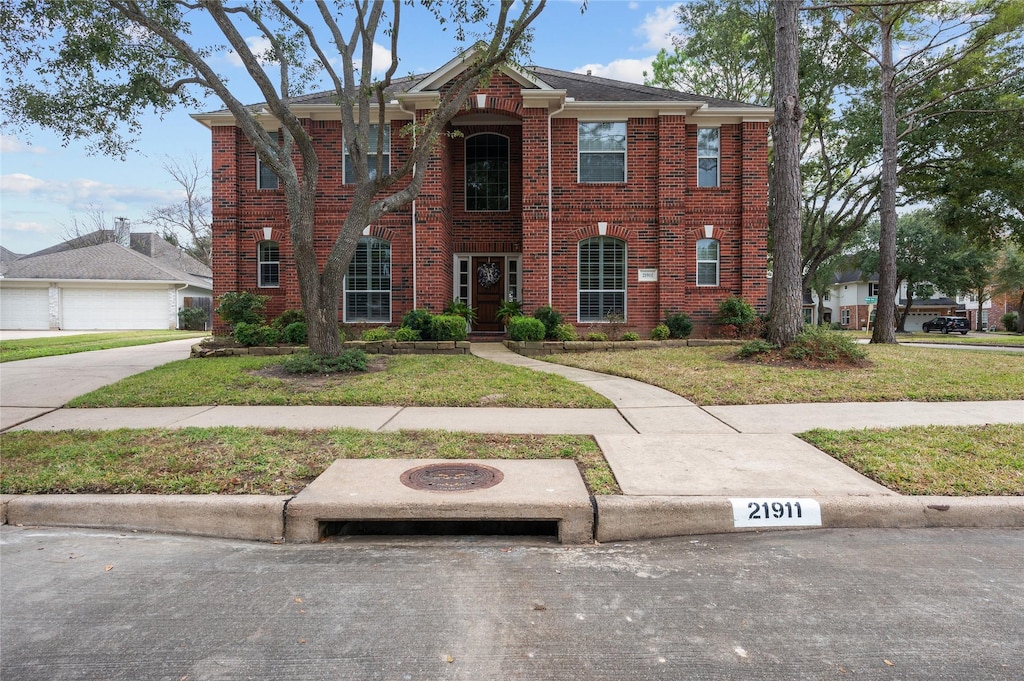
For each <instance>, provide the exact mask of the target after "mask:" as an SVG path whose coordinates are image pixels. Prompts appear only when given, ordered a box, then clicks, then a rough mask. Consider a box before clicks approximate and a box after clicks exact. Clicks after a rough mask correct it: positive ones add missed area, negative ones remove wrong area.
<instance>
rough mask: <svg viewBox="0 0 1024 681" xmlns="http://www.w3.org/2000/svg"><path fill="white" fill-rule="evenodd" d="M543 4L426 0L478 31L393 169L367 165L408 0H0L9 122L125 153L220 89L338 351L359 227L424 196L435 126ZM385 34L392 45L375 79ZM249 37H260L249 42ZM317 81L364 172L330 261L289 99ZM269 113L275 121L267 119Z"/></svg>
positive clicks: (316, 326) (311, 326) (307, 308)
mask: <svg viewBox="0 0 1024 681" xmlns="http://www.w3.org/2000/svg"><path fill="white" fill-rule="evenodd" d="M545 3H546V0H518V1H516V0H500V2H495V3H488V2H478V1H476V0H451V1H448V2H442V1H441V0H420V4H421V5H422V6H424V7H425V8H426V9H427V10H429V11H430V12H432V13H433V15H434V17H435V19H436V20H437V21H438V22H439V23H442V24H445V25H450V26H452V27H453V29H454V30H453V32H454V33H455V36H456V38H457V39H458V40H460V41H461V40H475V41H476V42H475V45H474V48H473V49H471V50H469V51H468V52H467V53H466V61H465V67H466V68H465V70H464V71H463V72H462V73H461V75H459V76H458V77H457V78H456V79H455V80H454V81H453V82H452V83H451V85H450V86H449V87H447V88H445V89H444V90H443V91H442V93H441V95H440V99H439V101H438V103H437V104H436V108H435V109H434V110H433V111H432V114H431V115H430V116H429V117H427V118H426V119H425V120H422V121H419V122H418V123H417V126H416V131H415V132H416V134H415V136H413V137H412V139H413V144H412V148H411V150H410V153H409V154H408V156H407V157H406V158H404V159H403V161H402V163H401V164H397V167H395V168H391V169H390V171H389V172H386V173H376V172H372V171H371V169H372V168H380V167H382V158H381V154H383V150H384V144H383V143H382V136H383V134H384V123H385V118H384V116H385V111H384V103H385V101H387V99H386V98H387V97H388V95H386V93H387V92H388V88H389V87H390V86H391V85H392V82H393V78H394V75H395V73H396V72H397V70H398V38H399V29H400V25H401V22H400V20H401V14H402V9H403V6H405V5H407V4H408V3H407V2H404V1H403V0H392V2H390V3H385V2H383V1H381V0H353V1H352V2H341V3H331V2H328V1H327V0H316V2H315V3H309V4H302V3H292V2H288V1H287V0H250V1H248V2H235V3H221V2H198V3H195V2H189V1H187V0H54V1H52V2H45V3H40V2H36V1H35V0H10V1H9V2H5V3H3V4H2V5H0V44H2V45H3V48H4V53H5V57H6V58H5V67H6V69H7V79H6V82H5V84H4V86H3V89H2V92H0V111H3V113H4V114H6V116H7V119H8V123H9V124H10V125H13V126H20V127H21V128H22V129H24V128H27V127H31V126H36V125H38V126H43V127H46V128H51V129H53V130H55V131H57V132H58V133H59V134H61V135H62V136H63V137H64V138H65V140H70V139H77V138H84V139H90V140H92V143H93V145H94V148H95V149H96V150H98V151H101V152H104V153H109V154H114V155H122V156H123V155H124V154H126V153H128V151H129V150H130V148H131V137H132V136H133V135H135V134H137V133H138V132H139V130H140V128H141V123H140V120H139V115H140V114H141V113H142V112H143V111H147V110H155V111H157V112H160V113H165V112H168V111H170V110H172V109H173V108H174V107H176V106H179V105H184V106H189V107H192V108H197V107H198V106H199V104H200V100H199V94H200V93H202V94H210V93H212V94H213V95H215V96H216V97H217V98H219V99H220V100H221V101H222V102H223V104H224V106H225V107H226V108H227V109H228V110H229V111H230V112H231V114H232V116H233V117H234V120H235V124H236V125H237V126H238V127H239V128H240V129H241V131H242V133H243V134H244V135H245V137H246V138H247V139H248V140H249V142H251V143H252V144H253V146H254V147H255V148H256V153H257V154H258V155H259V157H260V159H261V160H262V161H263V163H264V164H266V165H267V166H268V167H269V168H270V169H271V170H273V171H274V173H276V174H277V176H278V178H280V181H281V186H282V188H283V191H284V195H285V201H286V205H287V211H288V222H289V229H290V237H291V242H292V246H293V251H294V258H295V268H296V273H297V275H298V281H299V290H300V293H301V295H302V307H303V311H304V312H305V316H306V322H307V324H308V330H309V345H310V350H311V351H312V352H313V353H315V354H318V355H337V354H338V353H339V352H340V349H341V348H340V342H339V337H338V330H337V321H338V305H339V303H340V299H341V286H342V281H343V279H344V274H345V271H346V269H347V267H348V264H349V261H350V260H351V258H352V255H353V253H354V252H355V249H356V246H357V245H358V240H359V236H360V234H361V233H362V230H363V228H364V227H365V226H366V225H369V224H373V223H374V222H376V221H377V220H379V219H380V218H381V217H382V216H384V215H385V214H387V213H389V212H392V211H394V210H396V209H399V208H401V207H402V206H405V205H407V204H409V203H410V202H411V201H412V200H413V199H414V198H415V197H416V195H417V194H418V193H419V191H420V188H421V186H422V183H423V179H424V174H425V172H426V168H427V163H425V159H426V158H427V157H428V156H429V154H430V153H431V150H432V149H433V147H434V144H435V142H436V141H437V139H438V137H439V136H440V135H442V134H443V133H444V132H445V128H446V126H447V124H448V122H449V121H450V120H451V118H452V117H454V116H455V115H456V114H457V113H458V112H459V111H460V110H461V109H462V107H463V105H464V103H465V101H466V100H467V98H468V97H469V95H470V94H471V93H472V92H473V91H474V90H476V89H477V88H478V87H479V86H480V84H481V83H483V82H485V81H486V80H487V78H488V77H489V76H490V75H491V74H492V73H493V72H494V71H495V70H496V69H497V68H499V67H500V66H501V65H502V64H505V63H507V62H509V61H515V60H517V59H519V58H520V57H521V56H522V54H523V50H524V49H525V47H526V46H527V45H528V40H529V36H530V33H529V29H530V25H531V24H532V22H533V21H534V20H535V19H536V18H537V16H538V15H539V14H540V12H541V11H542V10H543V8H544V6H545ZM474 31H476V33H474ZM378 35H381V36H384V41H385V42H387V43H388V44H389V47H390V50H391V61H390V63H389V64H387V65H386V66H387V68H386V71H385V73H384V75H383V76H381V77H379V78H378V77H375V76H374V71H373V68H374V63H373V52H374V48H375V41H376V39H377V37H378ZM205 36H216V37H215V38H214V37H211V38H209V40H208V41H207V39H206V38H205ZM251 36H257V37H258V39H259V40H257V41H256V43H262V44H265V45H266V47H265V48H264V47H261V48H253V47H252V46H251V45H252V44H253V43H251V42H250V41H247V39H246V38H247V37H251ZM229 50H231V51H233V52H234V54H235V55H237V57H238V58H239V59H240V60H241V62H242V64H243V65H244V67H245V71H246V73H247V74H248V77H249V80H250V84H249V85H250V86H255V87H256V88H257V89H258V90H259V92H260V93H261V96H262V98H263V100H264V104H263V105H261V106H260V107H250V106H246V105H245V104H243V103H242V100H241V99H240V98H239V97H240V96H242V95H241V94H240V93H241V92H242V90H241V89H240V88H239V86H238V85H237V84H236V82H235V81H234V80H232V81H230V82H229V80H228V78H227V77H225V75H224V74H223V73H221V72H219V71H218V68H217V66H218V62H219V60H220V59H221V58H222V55H223V54H224V53H225V52H227V51H229ZM376 66H378V67H379V66H381V65H380V64H377V65H376ZM322 83H326V86H327V88H329V89H330V90H331V91H332V92H333V95H334V98H335V100H336V101H337V104H338V108H339V111H340V114H341V120H342V127H343V128H344V130H345V144H346V148H347V151H348V153H349V156H350V158H351V160H352V167H353V173H354V176H355V182H354V187H353V201H352V207H351V209H350V211H349V213H348V214H347V215H346V217H345V221H344V223H343V225H342V226H341V228H340V229H339V230H338V232H337V234H336V235H335V238H334V241H333V244H332V246H331V250H330V252H329V254H328V255H327V257H326V258H324V260H323V262H322V265H321V263H319V262H318V258H317V254H316V250H315V248H314V241H313V235H314V225H315V224H316V222H317V221H316V211H315V199H316V195H317V182H318V178H319V168H320V163H319V158H318V156H317V152H316V149H315V146H314V143H313V138H312V135H311V133H310V131H309V130H307V129H306V127H305V126H304V124H303V122H302V120H301V119H300V118H299V116H298V115H297V114H296V112H295V111H294V109H293V101H294V97H296V96H297V95H300V94H302V93H303V92H306V91H308V90H309V89H311V88H312V87H314V86H315V87H323V86H322ZM374 105H376V108H375V107H374ZM268 119H272V120H273V121H274V122H275V124H274V125H271V126H269V129H268V126H265V125H264V123H265V122H266V121H267V120H268ZM371 125H377V133H376V134H377V139H376V144H375V145H374V144H373V141H372V140H371V139H370V133H371V129H372V128H371ZM374 149H376V153H374V152H373V150H374Z"/></svg>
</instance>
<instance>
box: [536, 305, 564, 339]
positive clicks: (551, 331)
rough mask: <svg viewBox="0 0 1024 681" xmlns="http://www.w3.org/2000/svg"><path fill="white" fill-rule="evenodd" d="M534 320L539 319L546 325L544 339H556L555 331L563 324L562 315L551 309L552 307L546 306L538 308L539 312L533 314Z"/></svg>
mask: <svg viewBox="0 0 1024 681" xmlns="http://www.w3.org/2000/svg"><path fill="white" fill-rule="evenodd" d="M533 317H534V319H539V320H540V322H541V323H542V324H543V325H544V337H545V338H555V337H556V336H555V329H556V328H557V327H558V325H559V324H561V323H562V313H561V312H559V311H558V310H556V309H555V308H553V307H551V306H550V305H544V306H542V307H538V308H537V311H536V312H534V313H533Z"/></svg>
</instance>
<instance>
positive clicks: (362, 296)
mask: <svg viewBox="0 0 1024 681" xmlns="http://www.w3.org/2000/svg"><path fill="white" fill-rule="evenodd" d="M345 321H347V322H355V321H359V322H383V323H385V324H386V323H388V322H390V321H391V243H390V242H388V241H385V240H384V239H376V238H372V237H364V238H362V239H360V240H359V244H358V245H357V246H356V252H355V255H353V256H352V262H350V263H349V266H348V274H346V275H345Z"/></svg>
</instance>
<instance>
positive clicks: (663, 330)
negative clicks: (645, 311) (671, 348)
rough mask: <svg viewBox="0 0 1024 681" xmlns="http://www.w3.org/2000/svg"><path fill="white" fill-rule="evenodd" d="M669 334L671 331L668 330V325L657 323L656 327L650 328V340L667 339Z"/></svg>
mask: <svg viewBox="0 0 1024 681" xmlns="http://www.w3.org/2000/svg"><path fill="white" fill-rule="evenodd" d="M670 335H671V331H669V330H668V327H667V326H665V325H664V324H658V325H657V326H656V327H654V328H653V329H651V340H657V341H662V340H668V337H669V336H670Z"/></svg>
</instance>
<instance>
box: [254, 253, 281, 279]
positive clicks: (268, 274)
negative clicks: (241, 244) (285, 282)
mask: <svg viewBox="0 0 1024 681" xmlns="http://www.w3.org/2000/svg"><path fill="white" fill-rule="evenodd" d="M258 256H259V257H258V260H259V285H260V288H277V287H278V286H280V284H281V250H280V247H279V246H278V244H277V242H276V241H261V242H260V244H259V248H258Z"/></svg>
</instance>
